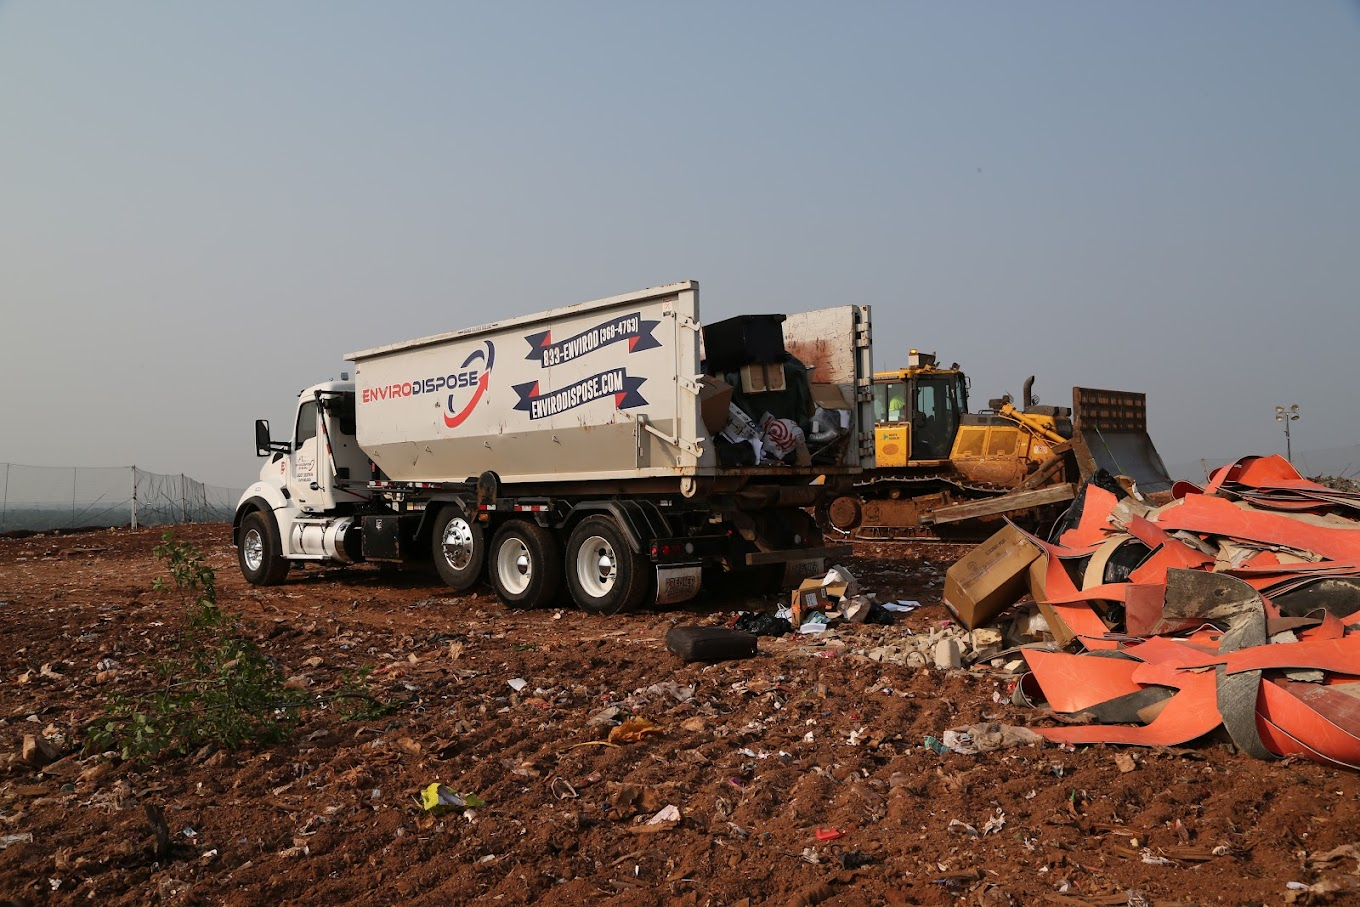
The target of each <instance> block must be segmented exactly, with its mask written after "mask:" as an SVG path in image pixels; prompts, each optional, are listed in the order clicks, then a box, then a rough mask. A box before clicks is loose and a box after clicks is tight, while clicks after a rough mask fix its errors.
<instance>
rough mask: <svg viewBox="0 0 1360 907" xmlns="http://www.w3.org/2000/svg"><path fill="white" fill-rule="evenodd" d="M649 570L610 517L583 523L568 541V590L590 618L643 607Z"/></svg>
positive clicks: (591, 519) (583, 521) (594, 518)
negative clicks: (594, 615)
mask: <svg viewBox="0 0 1360 907" xmlns="http://www.w3.org/2000/svg"><path fill="white" fill-rule="evenodd" d="M647 567H648V564H647V560H646V558H644V557H642V556H640V555H638V554H635V553H634V552H633V550H632V549H631V548H629V547H628V542H627V540H626V539H624V537H623V533H622V532H621V531H619V527H618V524H616V523H615V522H614V521H613V520H611V519H610V518H609V517H606V516H593V517H589V518H587V519H585V520H582V521H581V523H580V524H579V525H577V527H576V528H575V529H574V530H572V533H571V537H570V538H569V539H568V540H567V571H566V572H567V588H568V589H570V590H571V597H572V598H573V599H574V600H575V601H576V605H577V607H579V608H580V609H581V610H582V611H586V612H588V613H590V614H618V613H620V612H623V611H631V610H632V609H634V608H636V607H637V606H638V605H639V604H641V602H642V599H643V597H644V596H645V595H646V594H647V581H648V580H649V579H650V574H649V572H648V570H647Z"/></svg>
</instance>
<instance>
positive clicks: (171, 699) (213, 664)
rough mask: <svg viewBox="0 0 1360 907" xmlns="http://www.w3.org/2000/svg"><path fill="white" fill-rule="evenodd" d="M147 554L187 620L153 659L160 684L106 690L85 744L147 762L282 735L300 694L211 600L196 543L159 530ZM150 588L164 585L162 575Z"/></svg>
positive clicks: (210, 581) (210, 580) (211, 580)
mask: <svg viewBox="0 0 1360 907" xmlns="http://www.w3.org/2000/svg"><path fill="white" fill-rule="evenodd" d="M154 553H155V555H156V556H157V557H158V558H160V559H161V560H162V561H164V562H165V565H166V567H167V569H168V570H169V573H170V580H171V583H172V585H173V588H174V590H175V591H176V592H177V593H178V595H179V597H180V600H181V603H182V604H183V605H184V607H185V609H186V617H187V621H186V626H185V629H184V630H183V632H181V633H180V634H179V636H178V637H177V638H176V639H175V640H174V641H173V642H172V643H171V645H172V647H173V650H174V652H175V654H173V655H171V656H169V657H167V658H165V659H163V660H161V661H160V662H159V663H158V664H157V671H158V673H159V674H160V678H161V685H160V687H159V688H158V689H156V690H153V691H150V692H147V693H137V694H131V695H114V696H111V697H110V698H109V701H108V703H107V704H106V706H105V715H104V716H103V717H101V718H99V719H96V720H95V722H94V723H93V724H92V725H91V726H90V727H89V729H88V741H89V745H90V748H91V749H94V750H97V751H106V750H117V751H118V752H119V753H120V754H121V755H122V756H123V758H125V759H143V760H149V759H154V758H156V757H158V756H161V755H163V754H167V753H187V752H190V751H192V750H196V749H198V748H200V747H202V746H204V745H206V744H210V743H211V744H216V745H218V746H222V747H226V748H228V749H235V748H236V747H239V746H241V745H242V744H243V743H246V742H247V741H250V740H259V741H262V742H275V741H278V740H282V739H284V738H286V737H287V736H288V734H289V732H290V731H291V729H292V726H293V723H294V722H295V720H296V718H297V714H298V711H299V709H301V708H302V707H304V706H305V705H307V699H306V698H305V696H304V695H303V694H301V693H299V692H297V691H294V690H288V689H285V688H284V680H285V678H284V675H283V672H282V671H281V670H280V669H279V667H278V665H277V664H275V662H274V661H273V659H271V658H270V657H269V656H268V655H266V654H265V653H264V652H263V651H261V650H260V648H259V647H258V646H257V645H256V644H255V643H254V642H253V641H252V640H250V639H248V638H247V637H245V636H244V635H242V634H241V632H240V631H239V628H238V620H237V618H236V617H235V616H234V615H232V614H229V613H227V612H225V611H223V610H222V609H221V608H220V607H219V606H218V604H217V581H216V575H215V574H214V572H213V569H212V568H211V567H209V566H208V565H207V564H206V563H204V561H203V556H202V554H201V553H200V552H199V551H198V549H197V548H195V547H194V546H193V545H189V544H185V543H182V542H179V541H176V540H175V538H174V533H173V532H166V533H165V534H164V535H162V536H161V544H159V545H157V546H156V548H155V549H154ZM154 586H155V588H156V589H165V588H167V585H166V583H165V581H164V579H162V578H157V579H156V581H155V583H154Z"/></svg>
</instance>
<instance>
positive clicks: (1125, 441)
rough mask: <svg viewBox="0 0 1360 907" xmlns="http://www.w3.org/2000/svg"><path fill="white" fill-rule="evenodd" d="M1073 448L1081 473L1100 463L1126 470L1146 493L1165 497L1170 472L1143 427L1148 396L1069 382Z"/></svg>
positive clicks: (1087, 473) (1100, 466)
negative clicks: (1074, 384)
mask: <svg viewBox="0 0 1360 907" xmlns="http://www.w3.org/2000/svg"><path fill="white" fill-rule="evenodd" d="M1072 449H1073V451H1075V453H1076V456H1077V465H1078V468H1079V469H1080V470H1081V475H1082V478H1084V479H1089V478H1090V477H1091V476H1092V475H1094V474H1095V472H1096V470H1098V469H1104V470H1106V471H1107V472H1109V473H1110V474H1111V475H1114V476H1128V477H1129V478H1130V479H1132V480H1133V481H1134V482H1136V483H1137V485H1138V490H1139V491H1140V492H1141V493H1143V494H1144V495H1147V496H1148V497H1154V498H1155V497H1168V498H1169V496H1170V494H1171V485H1172V480H1171V477H1170V476H1169V475H1168V474H1167V471H1166V464H1164V463H1163V462H1162V455H1161V454H1160V453H1158V452H1157V448H1156V446H1155V445H1153V443H1152V438H1151V437H1149V436H1148V431H1147V396H1146V395H1145V394H1140V393H1136V392H1134V391H1112V390H1099V389H1097V388H1091V387H1074V388H1072Z"/></svg>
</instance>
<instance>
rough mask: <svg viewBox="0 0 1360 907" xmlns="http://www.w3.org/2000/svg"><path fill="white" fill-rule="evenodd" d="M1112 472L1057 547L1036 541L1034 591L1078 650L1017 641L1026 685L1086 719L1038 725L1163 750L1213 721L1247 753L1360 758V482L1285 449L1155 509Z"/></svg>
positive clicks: (1354, 763)
mask: <svg viewBox="0 0 1360 907" xmlns="http://www.w3.org/2000/svg"><path fill="white" fill-rule="evenodd" d="M1105 484H1106V487H1104V488H1102V487H1098V486H1097V485H1095V484H1090V483H1088V484H1087V486H1086V487H1085V488H1084V489H1083V491H1082V493H1081V494H1079V495H1078V497H1077V500H1076V502H1074V504H1073V506H1074V508H1077V507H1080V508H1081V509H1080V512H1079V513H1075V512H1074V513H1072V514H1070V515H1069V517H1068V518H1067V519H1066V520H1065V521H1064V523H1065V525H1066V526H1068V527H1069V528H1067V529H1066V531H1063V532H1061V533H1060V534H1059V533H1057V532H1055V534H1054V536H1055V538H1056V539H1057V543H1056V544H1054V543H1049V542H1046V541H1044V540H1042V539H1039V538H1036V537H1033V536H1030V540H1031V541H1033V542H1034V544H1035V545H1036V546H1037V547H1038V548H1039V549H1040V550H1041V551H1042V555H1041V556H1040V559H1039V560H1038V561H1036V562H1035V563H1034V564H1033V566H1032V567H1031V569H1030V570H1029V572H1028V577H1029V589H1030V592H1031V594H1032V595H1033V597H1034V599H1035V600H1036V602H1038V603H1040V605H1041V606H1042V608H1043V613H1044V616H1045V617H1046V618H1047V619H1048V622H1049V624H1050V629H1051V630H1052V632H1053V635H1054V637H1055V638H1056V639H1058V640H1070V642H1068V643H1067V646H1066V648H1067V649H1069V650H1070V651H1042V650H1038V649H1032V648H1031V649H1026V650H1025V651H1024V653H1023V654H1024V659H1025V662H1026V664H1027V666H1028V668H1029V672H1030V673H1029V674H1028V675H1026V676H1025V677H1023V678H1022V679H1021V684H1020V686H1021V689H1023V690H1024V691H1025V695H1027V696H1028V697H1029V698H1030V699H1032V700H1036V701H1038V702H1039V703H1040V704H1042V705H1044V706H1045V707H1046V708H1048V709H1050V710H1051V711H1053V712H1054V713H1057V714H1061V715H1067V716H1083V717H1084V720H1085V721H1086V722H1093V723H1082V724H1078V725H1072V724H1067V725H1063V726H1059V727H1045V728H1034V730H1036V731H1038V732H1039V733H1040V734H1042V735H1043V736H1044V737H1046V738H1048V739H1049V740H1052V741H1055V742H1061V743H1070V744H1092V743H1106V744H1130V745H1143V746H1170V745H1179V744H1184V743H1188V742H1190V741H1193V740H1195V739H1196V738H1198V737H1202V736H1204V735H1205V734H1208V733H1210V732H1212V731H1215V730H1216V729H1218V728H1220V727H1223V728H1224V729H1225V730H1226V732H1227V733H1228V734H1229V735H1230V737H1231V739H1232V741H1233V742H1234V743H1237V744H1238V745H1239V746H1240V747H1241V749H1242V750H1243V751H1244V752H1246V753H1249V754H1251V755H1255V756H1258V757H1261V758H1272V757H1276V756H1294V757H1302V758H1307V759H1312V760H1315V761H1317V762H1321V763H1325V764H1329V765H1334V766H1342V767H1349V768H1357V769H1360V567H1357V565H1360V494H1356V493H1354V492H1341V491H1336V490H1333V489H1330V488H1328V487H1326V486H1325V485H1322V484H1319V483H1317V482H1313V481H1310V480H1308V479H1305V478H1303V477H1302V476H1301V475H1299V473H1298V472H1297V471H1296V470H1295V469H1294V468H1293V467H1292V466H1291V465H1290V464H1289V463H1288V461H1286V460H1285V459H1284V458H1282V457H1278V456H1275V457H1245V458H1243V459H1241V460H1238V461H1237V462H1235V463H1230V464H1228V465H1227V466H1224V467H1222V468H1221V469H1218V470H1216V471H1215V472H1214V473H1213V475H1212V477H1211V478H1210V480H1209V482H1208V483H1207V484H1206V485H1205V486H1204V487H1203V488H1200V487H1198V486H1193V485H1190V484H1189V483H1183V482H1180V483H1177V484H1176V489H1175V498H1176V499H1175V500H1173V501H1171V503H1169V504H1164V505H1161V506H1151V505H1149V504H1148V503H1146V502H1143V501H1138V500H1134V499H1132V498H1129V497H1119V496H1117V495H1116V494H1115V493H1114V492H1113V491H1112V490H1108V489H1110V488H1112V487H1113V485H1111V484H1110V483H1105ZM1206 574H1209V575H1206ZM1210 576H1213V577H1216V578H1214V579H1211V578H1210ZM1168 589H1170V591H1168ZM1263 640H1264V642H1263ZM1112 716H1113V717H1112ZM1125 719H1136V723H1134V722H1133V721H1128V722H1126V723H1118V724H1115V723H1110V722H1113V721H1121V722H1125ZM1101 722H1105V723H1101ZM1225 739H1228V738H1227V737H1225Z"/></svg>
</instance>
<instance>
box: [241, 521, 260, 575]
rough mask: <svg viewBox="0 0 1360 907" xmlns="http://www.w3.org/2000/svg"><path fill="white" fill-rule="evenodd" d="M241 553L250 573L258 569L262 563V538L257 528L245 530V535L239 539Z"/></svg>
mask: <svg viewBox="0 0 1360 907" xmlns="http://www.w3.org/2000/svg"><path fill="white" fill-rule="evenodd" d="M241 554H242V556H243V557H244V558H245V562H246V566H247V567H248V568H250V571H251V572H252V573H253V572H255V571H256V570H259V569H260V565H261V564H263V563H264V539H263V538H262V537H261V536H260V532H259V530H258V529H251V530H249V531H248V532H246V537H245V538H244V539H242V540H241Z"/></svg>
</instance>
